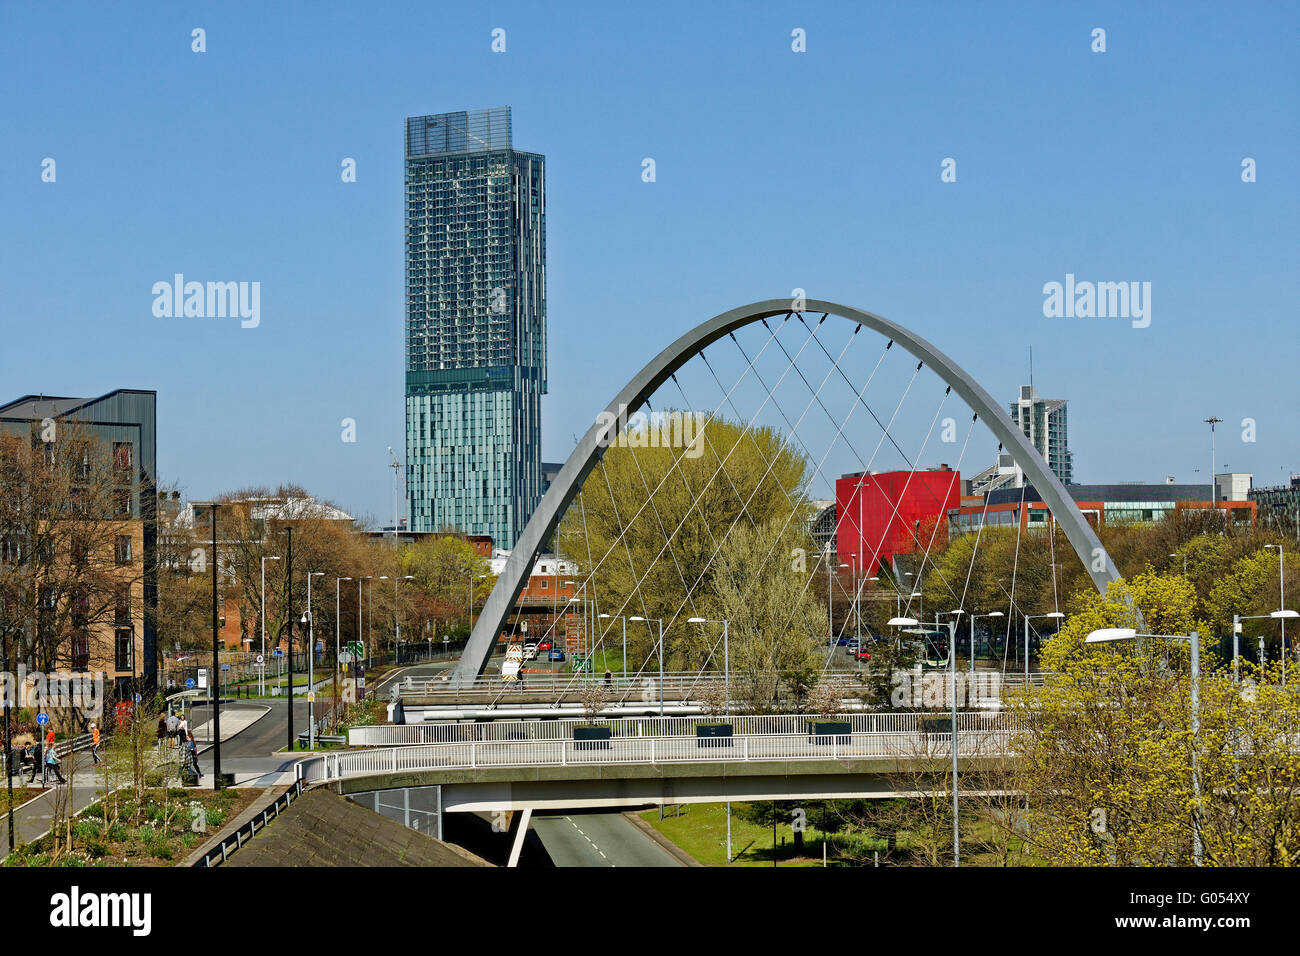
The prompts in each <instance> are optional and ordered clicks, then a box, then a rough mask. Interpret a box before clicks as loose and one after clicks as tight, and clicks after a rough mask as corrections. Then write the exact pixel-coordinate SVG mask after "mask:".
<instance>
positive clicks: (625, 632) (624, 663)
mask: <svg viewBox="0 0 1300 956" xmlns="http://www.w3.org/2000/svg"><path fill="white" fill-rule="evenodd" d="M600 616H601V617H602V618H605V619H607V620H608V619H610V618H611V617H617V618H618V619H619V620H621V621H622V622H623V677H624V678H626V677H627V618H626V617H624V616H623V615H622V614H615V615H609V614H602V615H600ZM593 666H594V665H593Z"/></svg>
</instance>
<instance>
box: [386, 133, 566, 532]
mask: <svg viewBox="0 0 1300 956" xmlns="http://www.w3.org/2000/svg"><path fill="white" fill-rule="evenodd" d="M545 393H546V187H545V159H544V157H542V156H539V155H537V154H535V153H525V152H520V151H518V150H515V149H513V148H512V145H511V134H510V108H509V107H498V108H495V109H486V110H469V111H463V112H458V113H439V114H435V115H431V116H412V117H408V118H407V120H406V462H407V465H406V487H407V504H408V510H409V514H410V528H411V530H412V531H441V530H444V529H448V528H455V529H457V530H460V531H464V532H467V533H469V534H488V535H491V536H492V538H493V542H494V543H495V545H496V546H497V547H501V548H510V547H513V546H514V542H515V540H516V538H518V536H519V534H520V532H521V531H522V530H523V527H524V524H525V523H526V522H527V520H528V518H529V516H530V515H531V514H532V512H533V509H534V508H535V507H536V506H537V503H538V501H540V500H541V494H542V467H541V464H542V463H541V396H542V395H544V394H545Z"/></svg>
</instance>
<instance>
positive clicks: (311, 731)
mask: <svg viewBox="0 0 1300 956" xmlns="http://www.w3.org/2000/svg"><path fill="white" fill-rule="evenodd" d="M324 575H325V572H324V571H312V572H310V573H309V574H308V575H307V612H306V613H305V614H303V616H302V623H303V624H304V625H305V626H306V627H307V746H308V747H309V748H315V746H316V668H315V662H316V615H315V613H314V612H313V611H312V607H311V579H312V578H319V577H323V576H324ZM290 653H291V654H292V653H293V652H292V651H290ZM289 706H290V707H292V706H293V673H292V672H290V674H289ZM291 746H292V745H291Z"/></svg>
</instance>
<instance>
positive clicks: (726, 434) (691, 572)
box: [556, 419, 811, 668]
mask: <svg viewBox="0 0 1300 956" xmlns="http://www.w3.org/2000/svg"><path fill="white" fill-rule="evenodd" d="M638 434H640V433H639V432H638V431H637V430H636V429H632V437H631V438H630V439H629V441H628V442H626V443H621V444H619V445H617V446H613V447H610V448H607V449H606V450H605V452H604V454H603V456H602V457H601V460H600V461H599V462H598V463H597V465H596V467H595V469H594V470H593V471H592V473H591V474H590V475H589V476H588V478H587V480H586V481H585V482H584V484H583V487H582V491H581V493H580V495H579V496H578V498H577V499H576V500H575V501H574V502H573V504H572V505H571V506H570V507H569V509H568V511H567V513H566V514H565V515H564V517H563V519H562V520H561V522H560V526H559V529H558V531H557V534H556V545H557V550H558V551H559V552H560V553H561V554H563V555H564V556H566V557H567V558H569V559H570V560H572V561H575V562H577V563H578V565H579V566H580V568H581V569H582V570H581V572H580V578H579V579H582V578H586V577H588V576H589V575H590V576H593V586H592V587H591V588H589V592H588V593H590V594H594V595H595V596H596V598H597V600H598V603H599V605H600V610H602V611H608V613H610V614H613V615H619V614H624V615H639V616H642V617H645V618H650V619H655V618H662V619H663V621H664V623H665V627H666V628H667V631H666V632H665V643H666V644H667V645H668V657H669V658H670V660H671V665H670V666H673V667H691V668H696V667H699V666H700V665H701V664H702V659H701V657H700V653H701V643H700V642H701V641H702V640H703V638H702V635H701V634H700V633H699V631H698V629H695V628H691V629H689V630H688V629H684V628H682V629H679V628H673V627H672V623H673V622H674V621H676V620H679V619H681V618H683V617H694V616H708V615H705V614H704V613H703V611H704V609H705V603H706V599H707V597H708V595H709V594H710V593H711V592H712V591H713V590H714V587H715V583H716V582H717V581H718V579H719V578H720V577H725V573H724V572H723V571H722V570H721V568H720V565H719V555H720V553H721V552H722V550H724V549H725V548H726V547H727V546H728V542H729V541H730V540H731V538H732V537H734V535H735V534H736V533H738V532H739V531H741V530H743V529H749V530H750V531H752V530H753V529H754V528H756V527H758V526H760V525H764V524H768V523H771V522H774V521H775V522H776V523H777V525H778V526H779V525H781V524H788V525H789V526H790V527H791V528H793V529H796V530H798V531H800V532H802V530H803V529H804V528H805V527H806V525H807V522H808V520H809V519H810V518H811V509H810V508H809V506H808V504H807V501H806V496H805V492H806V484H807V480H808V470H809V466H808V462H807V460H806V459H805V458H804V457H803V456H802V455H801V454H800V453H799V452H797V451H796V450H795V449H794V448H793V447H792V446H791V444H790V443H789V442H788V441H786V440H785V439H784V438H782V437H781V436H780V434H779V433H777V432H776V431H775V430H773V429H770V428H751V427H746V426H743V425H739V424H734V423H731V422H727V421H724V420H722V419H712V420H710V421H709V422H707V424H706V425H705V426H704V428H703V429H702V431H701V432H700V433H699V435H698V436H697V437H696V439H695V443H694V444H693V445H692V446H690V448H681V447H677V448H674V447H654V448H651V447H639V445H640V443H639V442H638V441H637V440H636V435H638ZM696 452H699V454H698V456H696ZM780 543H782V544H784V539H782V541H781V542H780ZM807 553H811V550H810V549H809V550H805V554H807ZM775 557H777V558H780V559H781V560H782V561H783V563H784V566H786V567H789V563H790V560H791V557H790V554H789V552H786V553H785V554H784V555H776V556H775ZM713 616H715V617H716V615H713ZM679 631H680V632H681V633H679ZM657 639H658V633H657V630H654V631H652V629H649V628H635V629H629V632H628V643H629V647H630V649H631V651H632V652H633V654H634V655H635V657H636V659H638V660H641V661H648V660H650V659H652V658H653V657H655V656H656V650H655V642H656V641H657Z"/></svg>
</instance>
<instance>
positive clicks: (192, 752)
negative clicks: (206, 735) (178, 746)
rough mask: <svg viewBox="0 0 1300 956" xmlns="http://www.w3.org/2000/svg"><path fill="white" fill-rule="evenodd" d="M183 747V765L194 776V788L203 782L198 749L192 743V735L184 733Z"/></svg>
mask: <svg viewBox="0 0 1300 956" xmlns="http://www.w3.org/2000/svg"><path fill="white" fill-rule="evenodd" d="M183 746H184V748H185V763H186V765H187V766H188V767H189V769H190V770H191V772H193V774H194V784H195V786H198V784H199V783H200V782H201V781H202V780H203V771H201V770H199V749H198V747H197V746H196V745H195V743H194V735H193V734H191V733H189V732H186V734H185V743H184V744H183Z"/></svg>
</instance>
